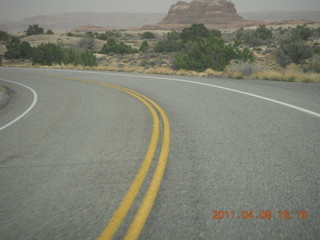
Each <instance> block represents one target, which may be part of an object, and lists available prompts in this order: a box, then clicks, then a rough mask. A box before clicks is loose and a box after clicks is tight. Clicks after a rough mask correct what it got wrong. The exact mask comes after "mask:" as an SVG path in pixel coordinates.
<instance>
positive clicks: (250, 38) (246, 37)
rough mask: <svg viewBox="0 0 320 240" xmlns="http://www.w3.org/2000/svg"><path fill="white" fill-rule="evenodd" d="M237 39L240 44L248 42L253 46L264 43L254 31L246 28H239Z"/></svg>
mask: <svg viewBox="0 0 320 240" xmlns="http://www.w3.org/2000/svg"><path fill="white" fill-rule="evenodd" d="M236 41H237V42H238V43H239V44H246V45H248V46H251V47H255V46H259V45H261V44H262V41H261V39H260V38H258V37H257V36H256V35H255V33H254V31H251V30H244V29H243V28H240V29H238V30H237V32H236Z"/></svg>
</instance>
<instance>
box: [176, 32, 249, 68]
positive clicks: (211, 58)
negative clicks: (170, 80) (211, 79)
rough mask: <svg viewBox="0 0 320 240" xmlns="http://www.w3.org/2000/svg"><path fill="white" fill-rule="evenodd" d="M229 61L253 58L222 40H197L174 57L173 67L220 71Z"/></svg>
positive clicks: (247, 51)
mask: <svg viewBox="0 0 320 240" xmlns="http://www.w3.org/2000/svg"><path fill="white" fill-rule="evenodd" d="M231 59H242V60H245V59H246V60H248V59H250V60H252V59H253V58H252V54H250V51H249V50H248V49H245V50H239V49H236V48H235V46H233V45H226V44H225V42H224V40H223V39H222V38H217V37H209V38H207V39H206V38H198V39H197V40H195V41H192V42H189V43H188V44H187V46H186V47H185V49H184V51H182V52H180V53H178V54H177V55H176V58H175V60H174V62H173V65H174V67H175V68H177V69H187V70H194V71H204V70H206V69H208V68H212V69H214V70H218V71H221V70H223V69H224V68H225V66H226V65H228V64H229V62H230V60H231Z"/></svg>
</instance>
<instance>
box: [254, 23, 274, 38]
mask: <svg viewBox="0 0 320 240" xmlns="http://www.w3.org/2000/svg"><path fill="white" fill-rule="evenodd" d="M254 34H255V36H256V37H257V38H259V39H262V40H267V39H270V38H272V31H271V29H268V28H267V27H266V25H260V26H259V27H258V28H257V29H256V31H255V33H254Z"/></svg>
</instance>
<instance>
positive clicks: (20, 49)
mask: <svg viewBox="0 0 320 240" xmlns="http://www.w3.org/2000/svg"><path fill="white" fill-rule="evenodd" d="M6 48H7V51H6V52H5V54H4V56H5V58H7V59H19V58H31V56H32V48H31V46H30V44H29V43H27V42H21V41H20V39H19V38H17V37H11V39H10V41H9V42H8V43H7V44H6Z"/></svg>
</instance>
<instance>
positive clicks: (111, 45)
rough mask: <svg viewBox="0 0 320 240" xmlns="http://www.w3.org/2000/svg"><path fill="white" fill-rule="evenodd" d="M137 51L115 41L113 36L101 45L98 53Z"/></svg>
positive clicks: (128, 52)
mask: <svg viewBox="0 0 320 240" xmlns="http://www.w3.org/2000/svg"><path fill="white" fill-rule="evenodd" d="M136 52H137V51H136V50H134V49H132V48H131V47H130V46H127V45H125V44H124V43H117V42H116V41H115V40H114V39H113V38H111V39H109V40H108V42H107V43H106V44H104V45H103V47H102V49H101V51H100V53H104V54H110V53H114V54H124V53H125V54H132V53H136Z"/></svg>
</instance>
